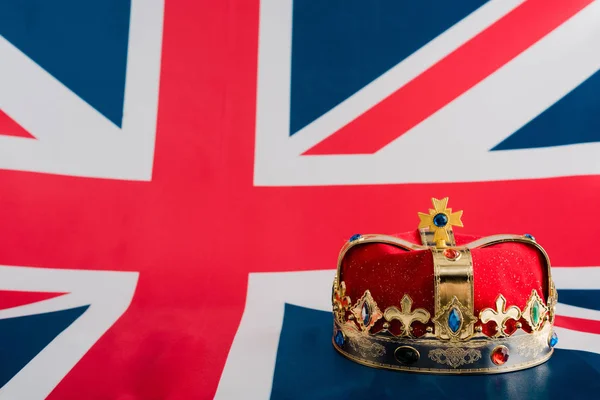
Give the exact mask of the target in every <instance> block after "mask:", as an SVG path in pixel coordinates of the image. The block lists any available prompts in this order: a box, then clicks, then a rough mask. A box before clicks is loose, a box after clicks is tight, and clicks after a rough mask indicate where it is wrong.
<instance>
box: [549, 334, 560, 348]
mask: <svg viewBox="0 0 600 400" xmlns="http://www.w3.org/2000/svg"><path fill="white" fill-rule="evenodd" d="M548 344H549V345H550V347H554V346H556V345H557V344H558V336H556V332H552V336H550V340H549V341H548Z"/></svg>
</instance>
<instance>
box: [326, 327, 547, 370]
mask: <svg viewBox="0 0 600 400" xmlns="http://www.w3.org/2000/svg"><path fill="white" fill-rule="evenodd" d="M334 325H335V329H334V332H336V333H339V334H342V332H343V330H342V329H341V328H340V326H339V325H338V324H337V323H335V324H334ZM552 331H553V329H552V324H545V326H544V327H543V328H542V329H541V330H539V331H537V332H534V333H525V332H520V333H519V334H517V335H515V336H512V337H506V338H500V339H487V340H482V339H478V340H467V341H462V342H448V341H443V340H439V339H430V340H422V339H408V338H390V337H377V336H362V335H361V336H354V337H352V336H350V337H349V336H347V335H344V341H343V342H342V343H337V341H336V333H334V335H333V337H332V345H333V347H334V348H335V349H336V350H337V351H338V352H339V353H340V354H341V355H343V356H344V357H346V358H348V359H349V360H351V361H354V362H357V363H359V364H362V365H365V366H368V367H373V368H379V369H388V370H396V371H406V372H417V373H429V374H446V375H460V374H464V375H467V374H468V375H477V374H500V373H505V372H513V371H519V370H524V369H528V368H532V367H535V366H538V365H540V364H543V363H544V362H546V361H548V359H550V357H551V356H552V354H553V353H554V348H553V347H551V346H550V345H549V343H548V339H547V338H549V336H550V335H551V333H552ZM400 349H403V350H400ZM399 351H400V353H398V352H399ZM498 353H500V354H498ZM502 355H504V356H505V357H502ZM497 362H498V364H497Z"/></svg>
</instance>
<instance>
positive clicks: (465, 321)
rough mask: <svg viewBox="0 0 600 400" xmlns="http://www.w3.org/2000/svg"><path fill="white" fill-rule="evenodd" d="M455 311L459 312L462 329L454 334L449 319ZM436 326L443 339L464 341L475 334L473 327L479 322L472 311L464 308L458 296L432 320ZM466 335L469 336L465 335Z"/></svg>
mask: <svg viewBox="0 0 600 400" xmlns="http://www.w3.org/2000/svg"><path fill="white" fill-rule="evenodd" d="M453 310H457V311H458V312H459V316H460V327H459V329H458V330H457V331H456V332H453V331H452V329H450V326H449V325H448V318H449V316H450V313H451V312H452V311H453ZM432 321H433V323H434V324H435V332H436V335H437V336H438V337H440V338H441V339H451V340H458V339H461V340H464V339H467V338H468V337H469V336H472V334H473V325H474V324H475V322H477V318H476V317H475V316H474V315H473V313H472V312H471V310H469V309H468V308H467V307H465V306H463V305H462V303H461V302H460V301H459V300H458V298H457V297H456V296H454V297H453V298H452V300H451V301H450V302H449V303H447V304H446V305H445V306H444V307H443V308H442V309H441V310H439V311H438V313H437V314H436V315H435V317H433V319H432ZM465 333H466V334H467V335H465Z"/></svg>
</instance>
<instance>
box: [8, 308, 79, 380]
mask: <svg viewBox="0 0 600 400" xmlns="http://www.w3.org/2000/svg"><path fill="white" fill-rule="evenodd" d="M88 307H89V306H83V307H77V308H71V309H68V310H61V311H54V312H49V313H45V314H35V315H28V316H25V317H17V318H8V319H1V320H0V360H2V362H0V387H2V386H4V385H5V384H6V382H8V381H9V380H10V379H11V378H12V377H13V376H15V375H16V374H17V372H19V371H20V370H21V369H22V368H23V367H24V366H25V365H27V363H29V361H31V360H32V359H33V358H34V357H35V356H36V355H37V354H38V353H39V352H40V351H42V349H43V348H44V347H46V346H47V345H48V344H49V343H50V342H51V341H52V340H54V338H55V337H56V336H58V334H59V333H61V332H62V331H63V330H65V329H66V328H67V327H68V326H69V325H71V324H72V323H73V322H74V321H75V320H76V319H77V318H79V317H80V316H81V315H82V314H83V313H84V312H85V310H87V309H88ZM48 367H49V368H51V367H52V366H50V365H49V366H48ZM31 384H32V385H35V382H31Z"/></svg>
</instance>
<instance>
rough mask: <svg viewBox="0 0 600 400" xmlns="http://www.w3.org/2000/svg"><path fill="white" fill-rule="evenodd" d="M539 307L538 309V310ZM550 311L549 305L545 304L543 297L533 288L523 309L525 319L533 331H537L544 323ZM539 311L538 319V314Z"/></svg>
mask: <svg viewBox="0 0 600 400" xmlns="http://www.w3.org/2000/svg"><path fill="white" fill-rule="evenodd" d="M536 308H537V310H536ZM547 312H548V307H546V306H545V305H544V302H543V301H542V298H541V297H540V296H539V295H538V293H537V291H536V290H535V289H533V290H532V291H531V295H530V296H529V300H527V305H526V306H525V309H524V310H523V319H524V320H525V321H527V323H528V324H529V326H530V327H531V330H532V331H537V330H538V329H540V327H541V326H542V325H543V323H544V317H545V316H546V313H547ZM536 313H537V319H536V315H535V314H536Z"/></svg>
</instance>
